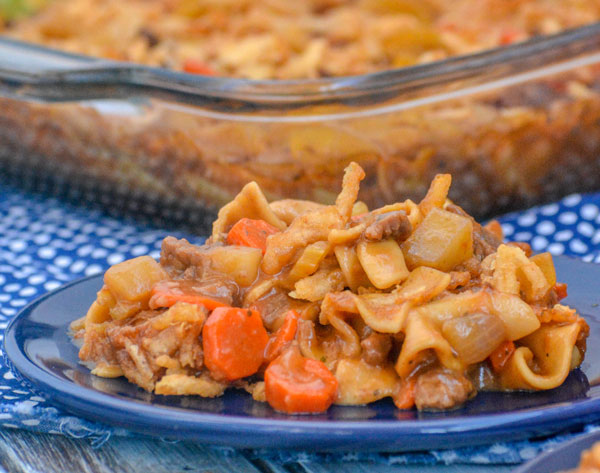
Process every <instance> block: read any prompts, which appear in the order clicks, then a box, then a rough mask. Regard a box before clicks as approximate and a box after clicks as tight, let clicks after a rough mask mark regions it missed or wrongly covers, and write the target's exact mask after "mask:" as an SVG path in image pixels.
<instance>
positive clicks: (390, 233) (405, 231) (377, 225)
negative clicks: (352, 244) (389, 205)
mask: <svg viewBox="0 0 600 473" xmlns="http://www.w3.org/2000/svg"><path fill="white" fill-rule="evenodd" d="M411 232H412V225H411V223H410V220H409V219H408V217H407V216H406V213H405V212H404V211H402V210H397V211H395V212H387V213H384V214H382V215H378V216H377V218H376V220H375V221H374V222H373V223H372V224H370V225H369V226H368V227H367V228H366V229H365V232H364V235H365V238H366V239H367V240H375V241H378V240H383V239H385V238H390V237H392V238H394V239H396V240H397V241H404V240H406V239H407V238H408V237H409V236H410V234H411Z"/></svg>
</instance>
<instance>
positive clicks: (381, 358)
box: [360, 333, 392, 365]
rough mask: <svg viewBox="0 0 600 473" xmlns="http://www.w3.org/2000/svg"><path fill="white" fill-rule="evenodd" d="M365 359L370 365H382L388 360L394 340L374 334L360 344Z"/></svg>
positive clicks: (380, 334) (383, 335) (387, 336)
mask: <svg viewBox="0 0 600 473" xmlns="http://www.w3.org/2000/svg"><path fill="white" fill-rule="evenodd" d="M360 346H361V347H362V349H363V358H364V360H365V361H366V362H367V363H369V364H370V365H380V364H382V363H384V362H385V361H386V360H387V357H388V354H389V352H390V350H391V349H392V339H391V337H390V336H389V335H385V334H382V333H372V334H371V335H369V336H368V337H366V338H365V339H364V340H362V341H361V342H360Z"/></svg>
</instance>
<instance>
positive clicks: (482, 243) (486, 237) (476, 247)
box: [446, 204, 502, 261]
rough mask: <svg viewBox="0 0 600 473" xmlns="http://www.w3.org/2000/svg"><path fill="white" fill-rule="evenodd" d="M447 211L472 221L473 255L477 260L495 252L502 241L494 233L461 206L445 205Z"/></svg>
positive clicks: (481, 259)
mask: <svg viewBox="0 0 600 473" xmlns="http://www.w3.org/2000/svg"><path fill="white" fill-rule="evenodd" d="M446 210H447V211H448V212H452V213H455V214H457V215H461V216H463V217H467V218H470V219H471V221H472V222H473V255H474V256H475V257H476V258H477V259H478V260H479V261H483V259H484V258H485V257H486V256H488V255H491V254H492V253H495V252H496V250H497V249H498V247H499V246H500V244H501V243H502V241H500V240H499V239H498V238H497V237H496V235H494V234H493V233H492V232H490V231H489V230H486V229H485V228H484V227H482V226H481V225H480V224H479V223H477V222H476V221H475V220H474V219H473V217H471V216H470V215H469V214H467V213H466V212H465V211H464V210H463V209H462V208H461V207H459V206H458V205H455V204H450V205H448V206H446Z"/></svg>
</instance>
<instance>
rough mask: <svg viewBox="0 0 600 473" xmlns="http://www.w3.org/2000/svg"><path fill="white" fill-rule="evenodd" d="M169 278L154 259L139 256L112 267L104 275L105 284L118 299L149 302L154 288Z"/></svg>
mask: <svg viewBox="0 0 600 473" xmlns="http://www.w3.org/2000/svg"><path fill="white" fill-rule="evenodd" d="M167 277H168V275H167V273H166V272H165V270H164V269H163V268H162V266H161V265H160V264H158V263H157V262H156V261H155V260H154V259H153V258H152V257H150V256H139V257H137V258H133V259H130V260H127V261H123V262H122V263H119V264H116V265H114V266H112V267H110V268H109V269H108V270H107V271H106V273H105V274H104V283H105V284H106V286H107V287H108V289H109V290H110V292H111V293H112V295H113V296H115V298H116V299H121V300H125V301H130V302H148V299H149V298H150V292H151V291H152V287H153V286H154V285H155V284H156V283H157V282H159V281H162V280H163V279H166V278H167Z"/></svg>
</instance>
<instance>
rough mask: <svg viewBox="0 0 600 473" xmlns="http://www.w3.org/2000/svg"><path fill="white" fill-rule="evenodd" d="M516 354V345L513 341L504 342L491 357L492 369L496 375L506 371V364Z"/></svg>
mask: <svg viewBox="0 0 600 473" xmlns="http://www.w3.org/2000/svg"><path fill="white" fill-rule="evenodd" d="M514 352H515V344H514V343H513V342H512V341H511V340H507V341H505V342H502V343H501V344H500V345H499V346H498V348H496V349H495V350H494V351H493V352H492V353H491V355H490V356H489V359H490V363H491V364H492V368H493V369H494V371H495V372H496V373H499V372H500V371H502V370H503V369H504V366H505V365H506V362H507V361H508V360H509V358H510V357H511V356H512V354H513V353H514Z"/></svg>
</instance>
